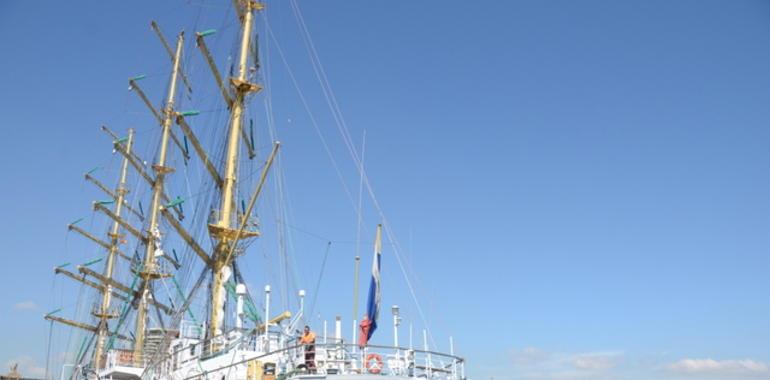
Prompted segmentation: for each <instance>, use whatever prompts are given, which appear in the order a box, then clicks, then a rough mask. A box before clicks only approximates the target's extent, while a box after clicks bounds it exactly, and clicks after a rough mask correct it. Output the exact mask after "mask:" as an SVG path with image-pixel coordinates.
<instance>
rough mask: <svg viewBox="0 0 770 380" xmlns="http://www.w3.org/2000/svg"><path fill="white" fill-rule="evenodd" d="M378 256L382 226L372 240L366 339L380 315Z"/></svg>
mask: <svg viewBox="0 0 770 380" xmlns="http://www.w3.org/2000/svg"><path fill="white" fill-rule="evenodd" d="M380 256H382V225H381V224H379V225H377V237H376V238H375V240H374V259H373V260H372V282H371V283H369V301H368V302H367V303H366V304H367V307H366V315H367V317H368V318H369V321H371V327H370V328H369V334H368V336H367V337H366V340H367V341H368V340H369V339H371V337H372V334H374V330H376V329H377V317H379V315H380V300H381V299H382V296H381V294H380Z"/></svg>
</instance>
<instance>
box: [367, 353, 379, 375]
mask: <svg viewBox="0 0 770 380" xmlns="http://www.w3.org/2000/svg"><path fill="white" fill-rule="evenodd" d="M366 370H367V371H368V372H369V373H371V374H375V375H376V374H378V373H380V372H382V356H380V355H378V354H369V355H366Z"/></svg>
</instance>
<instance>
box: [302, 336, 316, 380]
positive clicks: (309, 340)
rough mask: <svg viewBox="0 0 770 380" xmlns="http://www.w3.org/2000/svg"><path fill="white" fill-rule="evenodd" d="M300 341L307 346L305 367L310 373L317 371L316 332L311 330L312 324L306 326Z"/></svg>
mask: <svg viewBox="0 0 770 380" xmlns="http://www.w3.org/2000/svg"><path fill="white" fill-rule="evenodd" d="M299 343H300V344H301V345H303V346H305V367H307V371H308V373H315V333H314V332H312V331H310V326H305V333H304V334H303V335H302V337H301V338H300V339H299Z"/></svg>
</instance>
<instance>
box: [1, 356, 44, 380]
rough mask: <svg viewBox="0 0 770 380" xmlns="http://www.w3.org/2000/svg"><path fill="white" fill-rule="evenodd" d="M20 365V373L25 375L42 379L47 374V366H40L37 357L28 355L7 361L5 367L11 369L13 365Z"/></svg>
mask: <svg viewBox="0 0 770 380" xmlns="http://www.w3.org/2000/svg"><path fill="white" fill-rule="evenodd" d="M14 364H18V365H19V369H18V371H19V373H21V375H22V376H24V377H32V378H37V379H42V378H43V377H44V376H45V367H42V366H38V365H37V362H36V361H35V359H33V358H32V357H31V356H28V355H22V356H19V357H17V358H15V359H11V360H8V361H6V362H5V368H7V369H10V368H11V366H12V365H14Z"/></svg>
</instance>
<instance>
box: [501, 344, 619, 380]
mask: <svg viewBox="0 0 770 380" xmlns="http://www.w3.org/2000/svg"><path fill="white" fill-rule="evenodd" d="M509 357H510V360H511V364H512V365H513V367H514V370H515V372H516V376H515V377H517V378H522V379H538V380H550V379H554V380H556V379H558V380H579V379H586V380H588V379H613V378H615V376H613V375H612V373H611V370H612V369H614V368H615V367H617V366H618V365H619V364H620V363H621V362H622V361H623V359H624V354H623V353H622V352H619V351H598V352H580V353H560V352H546V351H543V350H540V349H538V348H534V347H527V348H523V349H518V350H513V351H511V353H510V356H509Z"/></svg>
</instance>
